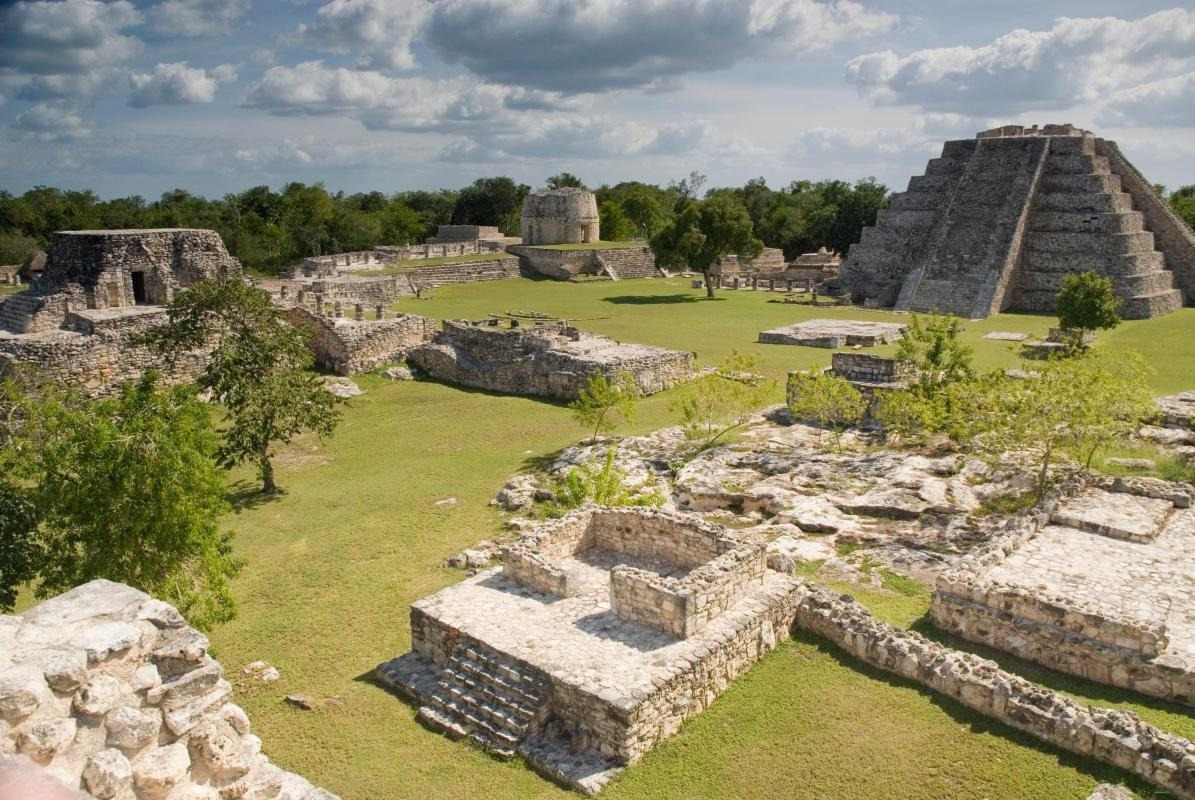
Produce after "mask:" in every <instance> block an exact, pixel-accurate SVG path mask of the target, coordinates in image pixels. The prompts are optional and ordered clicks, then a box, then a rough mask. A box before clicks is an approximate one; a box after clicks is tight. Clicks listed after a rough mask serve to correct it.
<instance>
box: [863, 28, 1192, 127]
mask: <svg viewBox="0 0 1195 800" xmlns="http://www.w3.org/2000/svg"><path fill="white" fill-rule="evenodd" d="M1193 57H1195V11H1187V10H1184V9H1179V8H1176V9H1171V10H1168V11H1160V12H1158V13H1156V14H1151V15H1149V16H1147V17H1143V18H1141V19H1137V20H1122V19H1117V18H1115V17H1102V18H1091V19H1077V18H1069V17H1062V18H1059V19H1058V20H1056V21H1055V23H1054V26H1053V27H1052V28H1051V29H1050V30H1048V31H1027V30H1015V31H1012V32H1011V33H1007V34H1005V35H1003V36H1000V37H999V38H997V39H995V40H994V41H992V42H991V43H989V44H985V45H982V46H979V47H946V48H934V49H928V50H918V51H915V52H913V53H910V54H908V55H904V56H902V55H898V54H896V53H894V52H892V51H883V52H877V53H869V54H866V55H862V56H859V57H857V58H854V59H852V60H851V61H849V62H848V63H847V67H846V77H847V80H848V81H850V82H851V83H853V84H855V86H856V87H857V88H858V89H859V92H860V93H861V94H862V95H863V96H864V97H866V98H868V99H870V100H871V101H872V102H874V103H876V104H878V105H913V106H919V107H921V108H923V109H926V110H937V111H949V112H961V113H970V114H975V113H985V114H1001V113H1003V114H1007V113H1015V112H1018V111H1027V110H1032V109H1036V108H1067V107H1070V106H1073V105H1075V104H1077V103H1081V102H1092V101H1096V100H1098V99H1099V98H1101V97H1103V96H1104V95H1106V94H1107V93H1108V92H1111V91H1115V90H1119V89H1121V88H1123V87H1126V86H1130V85H1133V84H1136V83H1140V82H1141V81H1143V80H1145V79H1147V78H1149V77H1151V76H1156V75H1157V74H1159V73H1160V72H1165V71H1173V70H1174V69H1175V68H1177V67H1180V66H1181V65H1182V64H1184V63H1190V62H1191V61H1192V60H1193Z"/></svg>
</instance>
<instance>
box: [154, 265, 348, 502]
mask: <svg viewBox="0 0 1195 800" xmlns="http://www.w3.org/2000/svg"><path fill="white" fill-rule="evenodd" d="M166 312H167V315H168V322H167V323H166V324H165V325H163V326H160V327H158V328H154V329H153V330H152V331H151V332H150V334H149V336H148V338H147V341H148V343H149V344H150V346H151V347H153V348H154V349H156V350H157V351H159V352H161V353H163V354H165V355H166V356H167V357H169V358H177V357H179V356H182V355H184V354H186V353H188V352H190V351H192V350H195V349H196V348H199V347H203V346H206V345H207V344H208V343H214V348H213V349H212V355H211V361H210V363H209V364H208V366H207V368H206V369H205V370H204V372H203V374H202V375H201V376H200V377H199V380H198V381H197V384H198V385H199V387H200V388H201V389H204V390H206V391H208V392H210V394H211V397H212V399H213V400H214V401H216V402H218V403H220V404H222V405H223V406H224V407H225V408H226V409H227V411H228V419H227V425H226V427H225V428H224V429H223V430H222V431H221V432H222V434H223V442H222V443H221V445H220V447H219V449H218V451H217V457H218V460H219V462H220V463H221V464H223V465H224V466H233V465H235V464H239V463H242V462H244V461H248V462H251V463H253V464H254V465H256V466H257V470H258V474H259V476H260V477H261V481H262V492H264V493H271V492H274V491H276V490H277V486H276V484H275V482H274V466H273V447H274V445H275V444H278V443H285V442H288V441H290V440H291V439H293V438H294V437H295V436H298V435H299V434H301V433H305V432H311V433H315V434H317V435H319V436H329V435H331V433H332V431H333V430H334V429H335V427H336V424H337V422H338V421H339V419H340V411H339V409H338V408H337V407H336V404H337V402H338V401H337V398H335V397H333V396H332V395H331V394H329V393H328V392H327V391H325V390H324V388H323V385H322V383H321V381H320V379H319V376H317V375H316V374H315V373H314V372H312V371H311V368H312V366H313V365H314V357H313V356H312V355H311V352H310V351H309V350H308V349H307V346H306V343H305V342H306V339H307V336H308V335H309V331H306V330H304V329H302V328H297V327H295V326H292V325H290V324H288V323H287V322H286V321H285V320H284V319H283V318H282V312H281V311H280V310H279V309H278V307H277V306H275V305H274V304H273V302H271V300H270V296H269V295H268V294H266V293H265V292H264V291H262V290H261V289H258V288H256V287H253V286H249V285H248V284H246V283H243V282H241V281H239V280H227V281H204V282H202V283H197V284H195V285H194V286H192V287H190V288H189V289H186V290H184V291H182V292H180V293H179V294H178V295H177V296H176V297H175V299H174V301H173V302H172V303H171V304H170V305H169V306H168V307H167V309H166Z"/></svg>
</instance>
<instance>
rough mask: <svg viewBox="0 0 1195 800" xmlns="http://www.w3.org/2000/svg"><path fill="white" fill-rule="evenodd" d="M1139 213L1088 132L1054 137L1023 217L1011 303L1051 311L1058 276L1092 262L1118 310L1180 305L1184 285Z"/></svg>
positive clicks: (1154, 312) (1133, 314)
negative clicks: (1025, 229)
mask: <svg viewBox="0 0 1195 800" xmlns="http://www.w3.org/2000/svg"><path fill="white" fill-rule="evenodd" d="M1154 246H1155V244H1154V235H1153V233H1151V232H1150V231H1147V230H1146V229H1145V218H1144V215H1143V214H1142V213H1141V212H1140V211H1135V210H1134V209H1133V203H1132V198H1131V197H1130V195H1129V194H1127V193H1126V192H1124V191H1122V190H1121V179H1120V176H1118V175H1116V174H1114V173H1113V172H1112V170H1111V167H1110V165H1109V162H1108V159H1107V158H1104V157H1102V156H1098V155H1096V154H1095V143H1094V142H1093V141H1092V140H1091V139H1089V138H1071V139H1061V138H1060V139H1057V140H1055V141H1053V142H1052V145H1051V148H1050V156H1049V159H1048V162H1047V165H1046V174H1045V176H1044V177H1043V180H1042V187H1041V191H1039V192H1038V194H1037V196H1036V198H1035V200H1034V204H1033V211H1032V214H1031V217H1030V220H1029V230H1028V232H1027V233H1026V235H1025V242H1024V246H1023V249H1022V252H1021V261H1020V268H1019V276H1018V279H1017V285H1016V306H1017V307H1018V308H1023V309H1026V310H1034V311H1053V310H1054V301H1055V297H1056V295H1057V293H1058V290H1059V288H1061V286H1062V281H1063V278H1064V277H1065V276H1066V275H1067V273H1069V272H1085V271H1087V270H1092V271H1094V272H1097V273H1099V274H1101V275H1104V276H1106V277H1108V278H1109V279H1111V281H1112V286H1113V288H1114V290H1115V291H1116V294H1117V296H1118V297H1120V298H1122V301H1121V310H1120V313H1121V316H1123V317H1125V318H1127V319H1146V318H1150V317H1155V316H1158V315H1159V314H1164V313H1166V312H1168V311H1173V310H1174V309H1176V308H1179V307H1181V306H1182V293H1181V291H1180V290H1179V289H1177V288H1176V287H1175V282H1174V275H1173V274H1172V273H1171V272H1169V271H1168V270H1167V269H1166V264H1165V261H1164V259H1163V256H1162V254H1161V253H1159V252H1156V251H1155V250H1154Z"/></svg>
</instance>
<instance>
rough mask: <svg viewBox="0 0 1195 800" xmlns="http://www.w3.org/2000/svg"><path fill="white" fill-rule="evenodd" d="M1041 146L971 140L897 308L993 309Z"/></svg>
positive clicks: (1044, 145) (1034, 182)
mask: <svg viewBox="0 0 1195 800" xmlns="http://www.w3.org/2000/svg"><path fill="white" fill-rule="evenodd" d="M1048 151H1049V145H1048V142H1047V141H1046V140H1045V139H1041V138H1038V139H1033V138H1016V139H980V140H978V143H977V146H976V148H975V151H974V153H973V154H972V156H971V158H970V159H969V160H968V162H967V166H966V168H965V169H964V171H963V174H962V176H961V177H960V179H959V181H958V182H957V184H956V185H955V186H954V189H953V191H952V192H951V195H950V198H949V200H948V202H947V205H946V208H945V209H943V213H942V214H941V216H940V217H939V218H938V220H937V222H936V223H935V225H934V227H933V228H932V229H931V230H930V231H929V235H928V237H927V241H926V244H925V247H926V250H925V252H924V254H923V255H922V256H921V258H920V259H919V260H918V261H917V263H916V266H915V267H914V268H913V269H912V270H911V271H910V272H909V274H908V277H907V278H906V279H905V281H904V284H903V286H902V287H901V291H900V296H899V297H898V299H897V302H896V304H895V307H896V310H897V311H933V310H937V311H942V312H950V313H953V314H955V315H957V316H960V317H964V318H971V317H986V316H987V315H988V314H989V313H991V312H992V311H999V310H1000V307H1001V305H1002V303H1001V300H1002V295H1003V292H1002V289H1003V288H1004V287H1005V286H1006V284H1007V282H1008V280H1009V276H1010V275H1011V271H1012V267H1013V266H1014V265H1015V264H1016V259H1017V253H1018V252H1019V248H1018V246H1017V245H1018V244H1019V241H1020V238H1021V236H1022V234H1023V230H1024V225H1025V217H1026V216H1027V214H1028V208H1029V201H1030V199H1031V198H1032V197H1033V195H1034V192H1035V191H1036V190H1037V186H1038V182H1039V180H1040V177H1041V174H1042V171H1043V168H1044V163H1045V160H1046V155H1047V153H1048Z"/></svg>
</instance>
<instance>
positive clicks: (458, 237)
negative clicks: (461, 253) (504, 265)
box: [427, 225, 512, 244]
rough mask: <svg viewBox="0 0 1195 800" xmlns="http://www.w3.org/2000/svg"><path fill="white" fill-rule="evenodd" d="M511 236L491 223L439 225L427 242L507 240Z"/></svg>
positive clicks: (448, 242) (501, 241)
mask: <svg viewBox="0 0 1195 800" xmlns="http://www.w3.org/2000/svg"><path fill="white" fill-rule="evenodd" d="M511 239H512V237H509V236H507V235H506V234H504V233H503V232H502V231H501V230H500V229H499V228H497V227H495V226H493V225H439V226H437V227H436V235H435V236H433V237H432V238H430V239H428V240H427V243H428V244H450V243H453V242H482V243H487V242H499V243H504V242H509V241H511Z"/></svg>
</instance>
